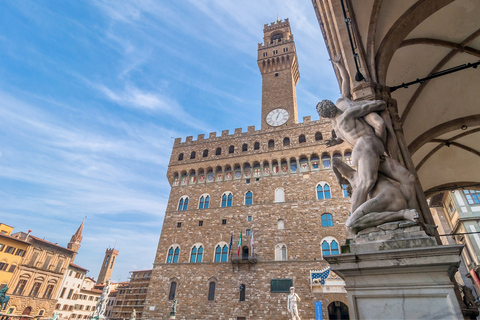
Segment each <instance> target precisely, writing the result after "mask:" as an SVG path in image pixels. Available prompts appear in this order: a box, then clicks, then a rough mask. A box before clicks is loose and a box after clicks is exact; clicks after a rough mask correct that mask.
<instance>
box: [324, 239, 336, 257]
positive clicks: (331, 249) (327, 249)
mask: <svg viewBox="0 0 480 320" xmlns="http://www.w3.org/2000/svg"><path fill="white" fill-rule="evenodd" d="M338 253H339V251H338V242H337V241H336V240H335V239H334V238H332V237H327V238H325V239H324V240H323V241H322V256H330V255H334V254H338Z"/></svg>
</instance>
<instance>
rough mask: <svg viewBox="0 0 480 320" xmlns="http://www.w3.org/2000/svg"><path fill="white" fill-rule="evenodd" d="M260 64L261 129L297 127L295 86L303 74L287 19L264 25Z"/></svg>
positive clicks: (259, 52)
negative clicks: (299, 66)
mask: <svg viewBox="0 0 480 320" xmlns="http://www.w3.org/2000/svg"><path fill="white" fill-rule="evenodd" d="M257 63H258V67H259V68H260V73H261V74H262V78H263V79H262V129H267V128H275V127H283V126H290V125H292V124H296V123H298V116H297V95H296V90H295V86H296V85H297V83H298V80H299V79H300V74H299V72H298V62H297V53H296V50H295V42H294V41H293V35H292V32H291V30H290V23H289V22H288V19H285V20H278V19H277V21H276V22H273V23H271V24H265V26H264V28H263V44H261V43H259V44H258V60H257Z"/></svg>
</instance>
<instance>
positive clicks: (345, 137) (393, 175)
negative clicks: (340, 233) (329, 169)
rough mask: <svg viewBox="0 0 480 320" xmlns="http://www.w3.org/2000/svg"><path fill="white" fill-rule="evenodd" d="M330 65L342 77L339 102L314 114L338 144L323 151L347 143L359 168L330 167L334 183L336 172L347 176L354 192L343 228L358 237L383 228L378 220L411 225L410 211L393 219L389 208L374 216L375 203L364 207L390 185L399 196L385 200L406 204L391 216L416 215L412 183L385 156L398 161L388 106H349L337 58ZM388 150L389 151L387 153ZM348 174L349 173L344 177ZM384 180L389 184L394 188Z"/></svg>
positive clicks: (359, 103)
mask: <svg viewBox="0 0 480 320" xmlns="http://www.w3.org/2000/svg"><path fill="white" fill-rule="evenodd" d="M333 62H334V64H335V65H336V66H337V68H338V69H339V71H340V75H341V76H342V98H340V99H339V100H338V101H337V105H335V104H334V103H333V102H332V101H330V100H323V101H321V102H320V103H318V105H317V111H318V114H319V115H320V116H321V117H322V118H329V119H331V120H332V126H333V128H334V130H335V133H336V135H337V136H338V138H333V139H331V140H329V141H328V142H327V146H333V145H336V144H340V143H342V142H344V141H345V142H347V143H348V144H350V145H351V146H352V148H353V151H352V164H353V165H354V166H356V168H357V171H356V172H355V173H353V172H351V171H349V170H346V167H345V166H341V167H339V166H338V165H339V164H340V163H339V162H338V161H337V162H334V163H333V167H334V168H337V172H336V174H337V179H339V175H338V171H340V173H341V174H342V175H344V176H347V178H348V180H349V182H350V184H351V186H352V188H353V190H352V194H351V198H352V200H351V202H352V204H351V213H352V214H351V216H350V217H349V218H348V220H347V222H346V225H347V228H348V229H349V231H350V233H352V234H356V233H357V232H358V231H360V230H362V229H365V228H368V227H374V226H378V225H380V224H382V223H385V222H382V220H388V221H400V220H404V219H405V218H407V220H411V216H412V212H411V211H408V212H407V211H403V212H402V213H400V214H396V215H393V213H394V211H389V210H388V208H386V209H382V211H378V210H379V209H381V206H377V207H372V204H374V203H376V201H370V202H367V200H368V199H373V198H375V197H378V196H381V193H379V191H381V190H380V189H381V187H380V186H379V184H382V185H384V186H385V185H387V184H389V190H390V191H392V190H393V187H396V188H398V190H399V191H400V192H392V193H391V194H389V197H392V196H394V198H390V199H389V201H391V202H402V201H406V206H403V205H400V206H399V207H401V209H398V210H395V211H399V210H405V209H416V207H417V205H416V195H415V181H416V179H415V176H414V175H413V174H411V173H410V172H409V171H408V170H407V169H406V168H405V167H403V166H402V165H401V164H400V163H399V162H398V161H397V160H395V159H394V158H392V157H390V156H388V154H387V151H390V152H392V150H393V153H394V154H395V156H396V154H397V153H398V148H397V146H396V143H397V142H396V140H395V139H394V133H393V129H392V126H391V122H390V118H389V116H388V113H387V114H386V115H385V113H386V112H387V111H386V103H385V102H384V101H382V100H375V101H352V100H350V98H349V95H350V92H349V90H350V89H349V88H350V85H349V83H350V82H349V79H348V73H347V71H346V70H345V67H344V66H343V65H342V64H341V62H340V59H339V58H336V59H335V60H334V61H333ZM347 91H348V92H347ZM387 146H388V148H389V149H387ZM390 146H392V147H390ZM352 170H353V169H352ZM346 171H349V172H348V173H346ZM353 171H354V170H353ZM379 173H380V174H381V175H382V176H381V181H380V182H379V181H378V178H379ZM388 179H391V180H392V181H393V183H394V184H395V185H396V186H395V185H394V184H392V183H391V182H390V181H389V180H388ZM390 184H391V186H390ZM375 186H377V188H375V190H376V191H375V192H374V193H375V195H373V194H371V192H372V190H374V187H375ZM383 195H385V194H383ZM403 207H405V208H403ZM385 211H388V212H385ZM371 213H375V215H373V216H370V218H369V219H367V218H365V219H363V220H362V219H360V218H362V217H364V216H367V215H369V214H371ZM379 214H380V215H384V216H385V217H383V218H384V219H380V218H379V217H380V216H379ZM387 217H388V218H387ZM415 219H416V218H415Z"/></svg>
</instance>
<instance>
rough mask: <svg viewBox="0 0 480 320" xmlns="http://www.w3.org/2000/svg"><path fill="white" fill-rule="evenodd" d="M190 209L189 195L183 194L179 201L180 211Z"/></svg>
mask: <svg viewBox="0 0 480 320" xmlns="http://www.w3.org/2000/svg"><path fill="white" fill-rule="evenodd" d="M187 209H188V197H187V196H183V197H181V198H180V201H178V211H183V210H187Z"/></svg>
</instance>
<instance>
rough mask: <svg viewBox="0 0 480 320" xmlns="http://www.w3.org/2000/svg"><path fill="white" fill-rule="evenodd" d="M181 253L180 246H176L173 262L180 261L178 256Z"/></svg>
mask: <svg viewBox="0 0 480 320" xmlns="http://www.w3.org/2000/svg"><path fill="white" fill-rule="evenodd" d="M179 255H180V247H177V248H175V251H174V252H173V263H177V262H178V256H179Z"/></svg>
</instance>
